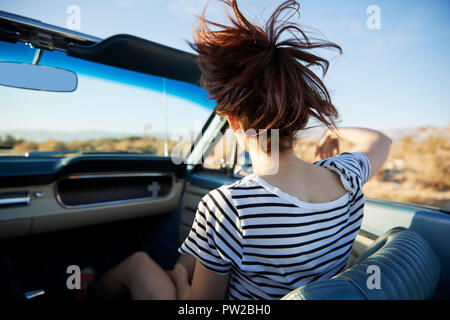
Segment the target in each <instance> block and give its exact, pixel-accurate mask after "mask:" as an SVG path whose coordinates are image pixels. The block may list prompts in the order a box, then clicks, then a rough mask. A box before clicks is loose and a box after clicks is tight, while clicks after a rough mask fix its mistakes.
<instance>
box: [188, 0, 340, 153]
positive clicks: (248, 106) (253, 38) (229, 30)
mask: <svg viewBox="0 0 450 320" xmlns="http://www.w3.org/2000/svg"><path fill="white" fill-rule="evenodd" d="M220 1H221V2H223V3H225V4H226V5H227V6H229V7H231V9H232V10H233V13H234V16H235V18H232V17H231V16H230V15H229V13H228V11H227V12H226V14H227V17H228V19H229V20H230V22H231V25H230V26H227V25H222V24H219V23H215V22H212V21H209V20H206V19H205V11H206V8H205V11H203V14H202V16H200V18H199V24H198V27H197V28H196V29H195V30H194V42H193V43H190V45H191V47H192V48H193V49H194V50H195V51H196V52H197V53H198V65H199V67H200V69H201V71H202V76H201V79H200V84H201V86H202V87H203V88H204V89H206V90H207V91H208V93H209V95H210V97H211V99H214V100H215V102H216V109H215V111H216V112H217V113H218V114H219V115H221V116H226V115H229V114H234V115H235V117H236V118H237V119H239V121H240V123H241V125H242V126H243V129H244V130H248V129H255V130H261V129H265V130H270V129H279V137H280V149H281V151H283V150H285V149H287V148H292V147H293V145H294V142H295V140H296V134H297V132H298V131H299V130H303V129H305V127H306V125H307V123H308V121H309V120H310V118H311V117H312V118H315V119H316V120H318V121H319V122H321V123H323V124H324V125H326V126H327V127H328V128H330V129H333V128H335V121H336V119H337V118H338V112H337V110H336V108H335V107H334V105H333V104H332V102H331V98H330V94H329V92H328V90H327V88H326V87H325V85H324V83H323V82H322V80H321V79H320V78H319V77H318V76H317V75H316V74H315V73H314V72H313V71H312V70H311V69H310V67H311V66H316V67H319V68H321V69H322V72H323V75H325V74H326V72H327V70H328V66H329V62H328V61H327V60H326V59H324V58H322V57H319V56H317V55H315V54H314V53H312V52H311V50H314V49H320V48H331V49H335V50H337V51H338V52H339V53H341V52H342V49H341V48H340V47H339V46H338V45H337V44H334V43H331V42H327V41H321V40H315V41H314V42H312V41H311V40H310V39H309V38H308V36H307V34H306V33H305V32H304V31H303V30H302V29H300V27H298V26H297V24H296V22H292V21H290V20H292V18H293V17H294V16H296V15H298V16H299V15H300V13H299V10H300V5H299V4H298V3H297V1H295V0H288V1H285V2H283V3H282V4H281V5H280V6H278V7H277V8H276V9H275V11H274V12H273V13H272V15H271V16H270V18H269V19H268V21H267V22H266V23H265V25H264V26H259V25H257V24H255V23H252V22H250V21H249V20H247V18H246V17H244V15H243V14H242V13H241V11H240V10H239V8H238V5H237V1H236V0H220ZM283 13H285V15H283ZM286 17H287V19H286ZM209 26H214V27H217V28H218V29H219V30H214V31H213V30H211V29H210V27H209ZM286 33H287V34H288V35H290V37H285V39H282V37H283V36H284V35H285V34H286ZM269 139H270V137H269ZM269 145H270V144H269ZM267 151H268V152H270V147H269V149H268V150H267Z"/></svg>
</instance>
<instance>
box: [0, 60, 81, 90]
mask: <svg viewBox="0 0 450 320" xmlns="http://www.w3.org/2000/svg"><path fill="white" fill-rule="evenodd" d="M0 85H3V86H7V87H13V88H21V89H30V90H40V91H51V92H73V91H75V90H76V89H77V86H78V77H77V74H76V73H75V72H72V71H69V70H64V69H59V68H54V67H47V66H40V65H34V64H29V63H17V62H4V61H1V62H0Z"/></svg>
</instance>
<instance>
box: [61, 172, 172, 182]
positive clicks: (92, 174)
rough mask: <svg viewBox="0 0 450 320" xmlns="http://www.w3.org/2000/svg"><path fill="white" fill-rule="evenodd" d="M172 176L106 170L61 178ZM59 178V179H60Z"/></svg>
mask: <svg viewBox="0 0 450 320" xmlns="http://www.w3.org/2000/svg"><path fill="white" fill-rule="evenodd" d="M170 176H172V177H173V176H174V174H173V173H169V172H130V173H122V172H107V173H78V174H71V175H68V176H66V177H64V178H62V179H95V178H128V177H170ZM62 179H61V180H62Z"/></svg>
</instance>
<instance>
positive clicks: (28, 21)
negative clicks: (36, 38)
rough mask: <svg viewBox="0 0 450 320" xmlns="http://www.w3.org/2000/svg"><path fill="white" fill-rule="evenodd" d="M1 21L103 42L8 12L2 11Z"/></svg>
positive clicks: (99, 39)
mask: <svg viewBox="0 0 450 320" xmlns="http://www.w3.org/2000/svg"><path fill="white" fill-rule="evenodd" d="M0 19H3V20H7V21H11V22H14V23H18V24H22V25H27V26H30V27H33V28H38V29H41V30H43V31H47V32H53V33H57V34H59V35H61V36H64V37H68V38H71V39H74V40H78V41H89V42H96V43H97V42H100V41H102V39H101V38H97V37H93V36H90V35H87V34H84V33H80V32H76V31H72V30H68V29H64V28H61V27H57V26H53V25H51V24H47V23H43V22H41V21H39V20H35V19H30V18H27V17H24V16H20V15H17V14H14V13H9V12H6V11H1V10H0Z"/></svg>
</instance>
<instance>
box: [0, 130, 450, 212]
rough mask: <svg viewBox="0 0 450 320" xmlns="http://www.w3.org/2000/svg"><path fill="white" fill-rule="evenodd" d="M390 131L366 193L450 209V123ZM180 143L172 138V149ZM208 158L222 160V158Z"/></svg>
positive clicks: (305, 141) (76, 145)
mask: <svg viewBox="0 0 450 320" xmlns="http://www.w3.org/2000/svg"><path fill="white" fill-rule="evenodd" d="M386 134H388V135H389V136H391V137H392V138H393V140H394V142H393V145H392V149H391V152H390V154H389V157H388V160H387V161H386V163H385V164H384V166H383V169H382V170H381V171H380V172H379V173H378V174H377V175H375V176H374V177H373V178H372V179H371V180H370V181H369V182H368V183H367V184H366V185H365V188H364V192H365V194H366V196H368V197H374V198H382V199H387V200H393V201H399V202H409V203H417V204H423V205H429V206H434V207H439V208H446V209H450V125H449V126H447V127H446V128H418V129H415V130H413V131H411V132H409V133H408V134H407V135H403V136H400V137H399V136H397V134H396V132H395V131H391V132H386ZM177 143H178V142H174V141H169V142H168V147H169V152H170V150H171V149H172V148H173V147H174V146H175V145H177ZM316 143H317V138H311V137H303V138H300V139H299V140H298V143H297V145H296V146H295V151H296V153H297V155H298V156H299V157H300V158H302V159H304V160H306V161H311V162H312V161H315V160H318V158H316V157H315V156H314V153H315V148H316ZM0 145H2V146H9V148H10V149H4V150H0V154H3V155H7V154H15V155H17V154H22V155H23V154H25V153H28V152H33V151H43V152H51V151H65V152H67V154H70V153H71V152H72V151H73V152H74V153H75V154H76V152H77V150H82V151H91V152H98V151H123V152H138V153H151V154H157V155H161V154H163V150H164V141H163V140H162V139H161V138H157V137H151V136H149V137H126V138H105V139H93V140H85V141H78V140H72V141H68V142H67V141H60V140H56V139H49V140H46V141H42V142H34V141H31V140H26V139H21V138H14V137H13V136H12V135H3V136H2V138H1V139H0ZM340 148H341V150H340V151H341V152H346V151H351V150H352V148H353V146H352V145H351V144H350V143H348V142H347V141H342V142H341V146H340ZM67 154H65V155H67ZM212 156H213V157H214V156H215V155H214V153H213V154H212ZM216 157H218V156H217V155H216ZM218 158H219V157H218ZM209 160H211V159H209ZM209 162H210V163H216V164H217V163H221V159H214V160H213V161H209Z"/></svg>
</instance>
